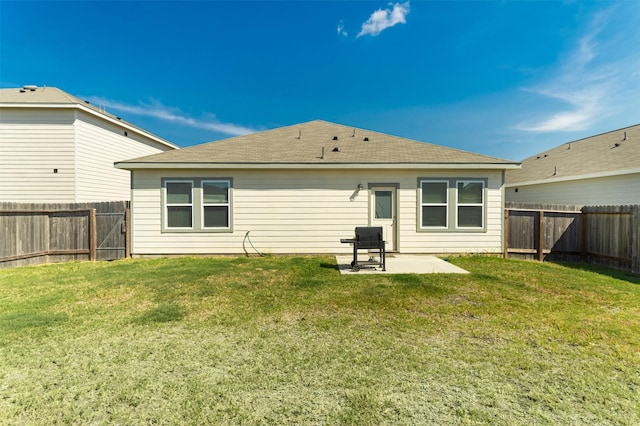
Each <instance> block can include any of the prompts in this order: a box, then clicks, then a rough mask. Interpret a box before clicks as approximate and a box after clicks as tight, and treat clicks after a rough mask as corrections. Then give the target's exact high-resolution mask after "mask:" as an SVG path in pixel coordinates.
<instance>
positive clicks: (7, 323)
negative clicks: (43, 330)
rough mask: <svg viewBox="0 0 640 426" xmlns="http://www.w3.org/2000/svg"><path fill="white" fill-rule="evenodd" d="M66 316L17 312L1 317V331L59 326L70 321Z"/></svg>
mask: <svg viewBox="0 0 640 426" xmlns="http://www.w3.org/2000/svg"><path fill="white" fill-rule="evenodd" d="M68 319H69V318H68V316H67V315H66V314H55V313H46V312H44V313H43V312H16V313H13V314H9V315H3V316H0V329H3V328H4V329H7V330H21V329H25V328H40V327H51V326H55V325H59V324H61V323H64V322H66V321H67V320H68Z"/></svg>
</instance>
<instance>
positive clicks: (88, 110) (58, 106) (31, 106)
mask: <svg viewBox="0 0 640 426" xmlns="http://www.w3.org/2000/svg"><path fill="white" fill-rule="evenodd" d="M0 108H27V109H35V108H51V109H79V110H81V111H84V112H86V113H89V114H91V115H94V116H96V117H98V118H100V119H102V120H105V121H108V122H110V123H112V124H115V125H116V126H120V127H122V128H124V129H127V130H128V131H132V132H135V133H138V134H140V135H142V136H145V137H147V138H149V139H152V140H154V141H155V142H158V143H159V144H161V145H165V146H167V147H169V148H171V149H180V147H179V146H177V145H174V144H172V143H171V142H169V141H166V140H164V139H162V138H161V137H159V136H156V135H154V134H152V133H149V132H147V131H146V130H143V129H141V128H139V127H134V126H133V125H130V124H128V123H126V122H123V121H120V120H117V119H115V118H111V117H109V116H108V115H103V114H100V113H99V112H98V111H94V110H93V109H91V108H88V107H87V106H85V105H82V104H35V103H33V104H12V103H0Z"/></svg>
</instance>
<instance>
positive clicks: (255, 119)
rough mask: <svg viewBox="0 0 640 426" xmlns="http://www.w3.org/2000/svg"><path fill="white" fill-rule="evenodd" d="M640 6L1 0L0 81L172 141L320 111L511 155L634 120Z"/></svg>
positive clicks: (638, 102)
mask: <svg viewBox="0 0 640 426" xmlns="http://www.w3.org/2000/svg"><path fill="white" fill-rule="evenodd" d="M639 22H640V2H639V1H635V0H628V1H618V2H610V1H535V0H532V1H496V2H494V1H416V0H413V1H406V2H402V1H401V2H387V1H374V2H370V1H350V2H347V1H320V0H318V1H255V2H247V1H233V2H218V1H190V2H189V1H182V2H172V1H161V2H153V1H133V2H129V1H110V2H103V1H69V2H62V1H45V2H35V1H19V2H13V1H5V0H0V86H2V87H21V86H22V85H25V84H36V85H39V86H43V85H46V86H55V87H58V88H60V89H62V90H64V91H66V92H69V93H71V94H73V95H76V96H78V97H80V98H82V99H87V100H90V101H91V102H92V103H93V104H99V105H103V106H105V107H106V109H107V110H108V111H110V112H112V113H114V114H117V115H119V116H121V117H122V118H124V119H126V120H128V121H130V122H132V123H134V124H136V125H138V126H140V127H142V128H145V129H147V130H149V131H151V132H152V133H155V134H157V135H158V136H161V137H163V138H165V139H168V140H169V141H171V142H173V143H175V144H177V145H179V146H190V145H194V144H198V143H203V142H209V141H213V140H218V139H223V138H227V137H231V136H235V135H239V134H243V133H246V132H252V131H258V130H264V129H270V128H274V127H279V126H284V125H290V124H295V123H299V122H305V121H309V120H314V119H323V120H327V121H333V122H337V123H341V124H346V125H351V126H355V127H360V128H366V129H370V130H375V131H380V132H385V133H390V134H394V135H398V136H403V137H408V138H412V139H416V140H420V141H426V142H431V143H435V144H439V145H444V146H449V147H453V148H458V149H464V150H468V151H473V152H478V153H483V154H488V155H493V156H497V157H502V158H508V159H512V160H522V159H524V158H525V157H528V156H530V155H533V154H535V153H538V152H540V151H543V150H545V149H547V148H550V147H553V146H556V145H559V144H561V143H564V142H568V141H572V140H576V139H579V138H582V137H587V136H592V135H595V134H599V133H603V132H608V131H611V130H616V129H619V128H622V127H626V126H629V125H633V124H638V123H640V25H639V24H638V23H639Z"/></svg>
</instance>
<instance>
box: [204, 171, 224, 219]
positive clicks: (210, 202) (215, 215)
mask: <svg viewBox="0 0 640 426" xmlns="http://www.w3.org/2000/svg"><path fill="white" fill-rule="evenodd" d="M229 186H230V185H229V181H228V180H204V181H202V210H203V214H202V227H203V228H229V207H230V204H229Z"/></svg>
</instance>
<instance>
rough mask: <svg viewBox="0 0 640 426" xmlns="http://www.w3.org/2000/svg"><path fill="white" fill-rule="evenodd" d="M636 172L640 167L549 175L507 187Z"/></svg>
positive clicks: (639, 171) (639, 170) (506, 184)
mask: <svg viewBox="0 0 640 426" xmlns="http://www.w3.org/2000/svg"><path fill="white" fill-rule="evenodd" d="M636 173H640V168H634V169H624V170H612V171H606V172H598V173H589V174H584V175H573V176H561V177H549V178H546V179H537V180H530V181H522V182H512V183H505V187H507V188H513V187H515V186H528V185H541V184H546V183H558V182H569V181H573V180H582V179H597V178H602V177H613V176H623V175H631V174H636Z"/></svg>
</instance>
